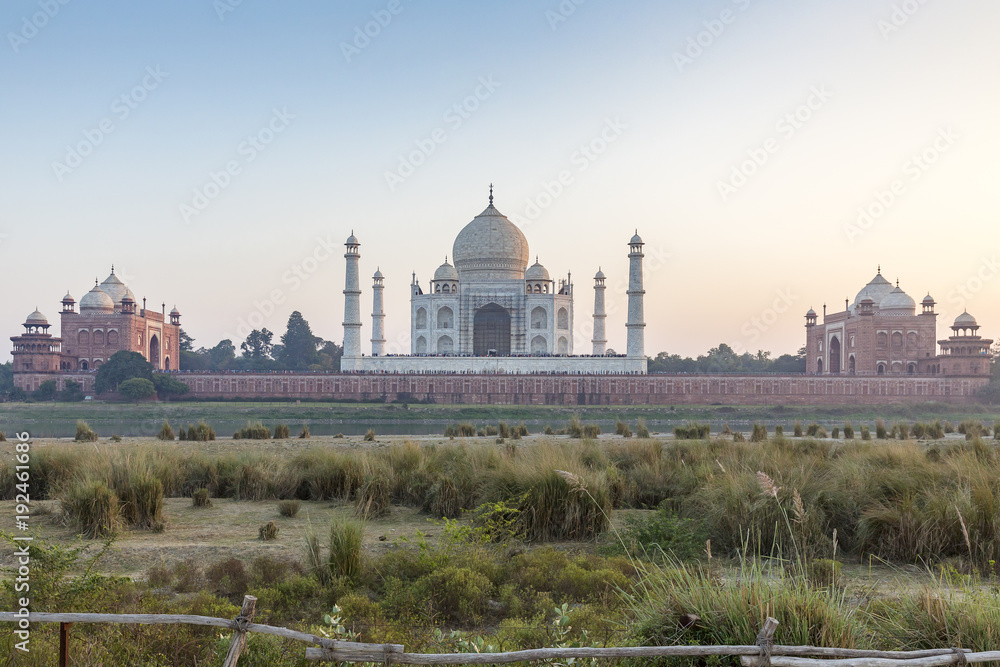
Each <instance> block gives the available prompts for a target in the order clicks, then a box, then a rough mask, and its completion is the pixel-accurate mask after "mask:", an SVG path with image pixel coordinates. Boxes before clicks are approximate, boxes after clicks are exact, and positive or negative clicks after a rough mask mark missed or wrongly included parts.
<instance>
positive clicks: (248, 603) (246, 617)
mask: <svg viewBox="0 0 1000 667" xmlns="http://www.w3.org/2000/svg"><path fill="white" fill-rule="evenodd" d="M256 608H257V598H255V597H254V596H252V595H244V596H243V608H242V609H240V615H239V616H237V617H236V618H235V619H233V623H234V624H235V625H236V629H235V631H234V632H233V639H232V641H231V642H230V643H229V652H228V653H227V654H226V659H225V660H223V661H222V667H236V663H237V662H239V659H240V653H242V652H243V648H244V647H245V646H246V645H247V626H248V625H250V624H251V623H252V622H253V614H254V611H255V610H256Z"/></svg>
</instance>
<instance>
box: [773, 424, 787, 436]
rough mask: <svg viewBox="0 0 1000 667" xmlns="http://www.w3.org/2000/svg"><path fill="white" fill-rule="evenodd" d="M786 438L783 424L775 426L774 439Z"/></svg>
mask: <svg viewBox="0 0 1000 667" xmlns="http://www.w3.org/2000/svg"><path fill="white" fill-rule="evenodd" d="M784 436H785V427H784V426H782V425H781V424H778V425H777V426H775V427H774V437H776V438H782V437H784Z"/></svg>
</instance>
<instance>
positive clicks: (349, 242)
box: [344, 229, 361, 245]
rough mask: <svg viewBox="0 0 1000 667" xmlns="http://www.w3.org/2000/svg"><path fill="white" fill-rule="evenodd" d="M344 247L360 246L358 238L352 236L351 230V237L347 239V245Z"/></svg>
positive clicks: (352, 231)
mask: <svg viewBox="0 0 1000 667" xmlns="http://www.w3.org/2000/svg"><path fill="white" fill-rule="evenodd" d="M344 245H361V244H360V242H359V241H358V237H357V236H355V235H354V230H353V229H352V230H351V235H350V236H348V237H347V243H345V244H344Z"/></svg>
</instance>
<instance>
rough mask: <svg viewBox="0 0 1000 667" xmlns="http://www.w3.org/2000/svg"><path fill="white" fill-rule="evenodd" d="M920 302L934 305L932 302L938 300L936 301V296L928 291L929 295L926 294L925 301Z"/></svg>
mask: <svg viewBox="0 0 1000 667" xmlns="http://www.w3.org/2000/svg"><path fill="white" fill-rule="evenodd" d="M920 303H923V304H924V305H932V304H934V303H937V302H936V301H934V297H932V296H931V293H930V292H928V293H927V296H925V297H924V300H923V301H921V302H920Z"/></svg>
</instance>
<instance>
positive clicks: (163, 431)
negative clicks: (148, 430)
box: [156, 419, 174, 442]
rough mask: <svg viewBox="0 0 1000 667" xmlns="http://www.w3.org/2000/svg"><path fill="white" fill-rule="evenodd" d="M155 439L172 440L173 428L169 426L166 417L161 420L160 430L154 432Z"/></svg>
mask: <svg viewBox="0 0 1000 667" xmlns="http://www.w3.org/2000/svg"><path fill="white" fill-rule="evenodd" d="M156 439H157V440H167V441H169V442H173V441H174V429H172V428H170V422H168V421H167V420H166V419H164V420H163V426H161V427H160V432H159V433H157V434H156Z"/></svg>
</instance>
